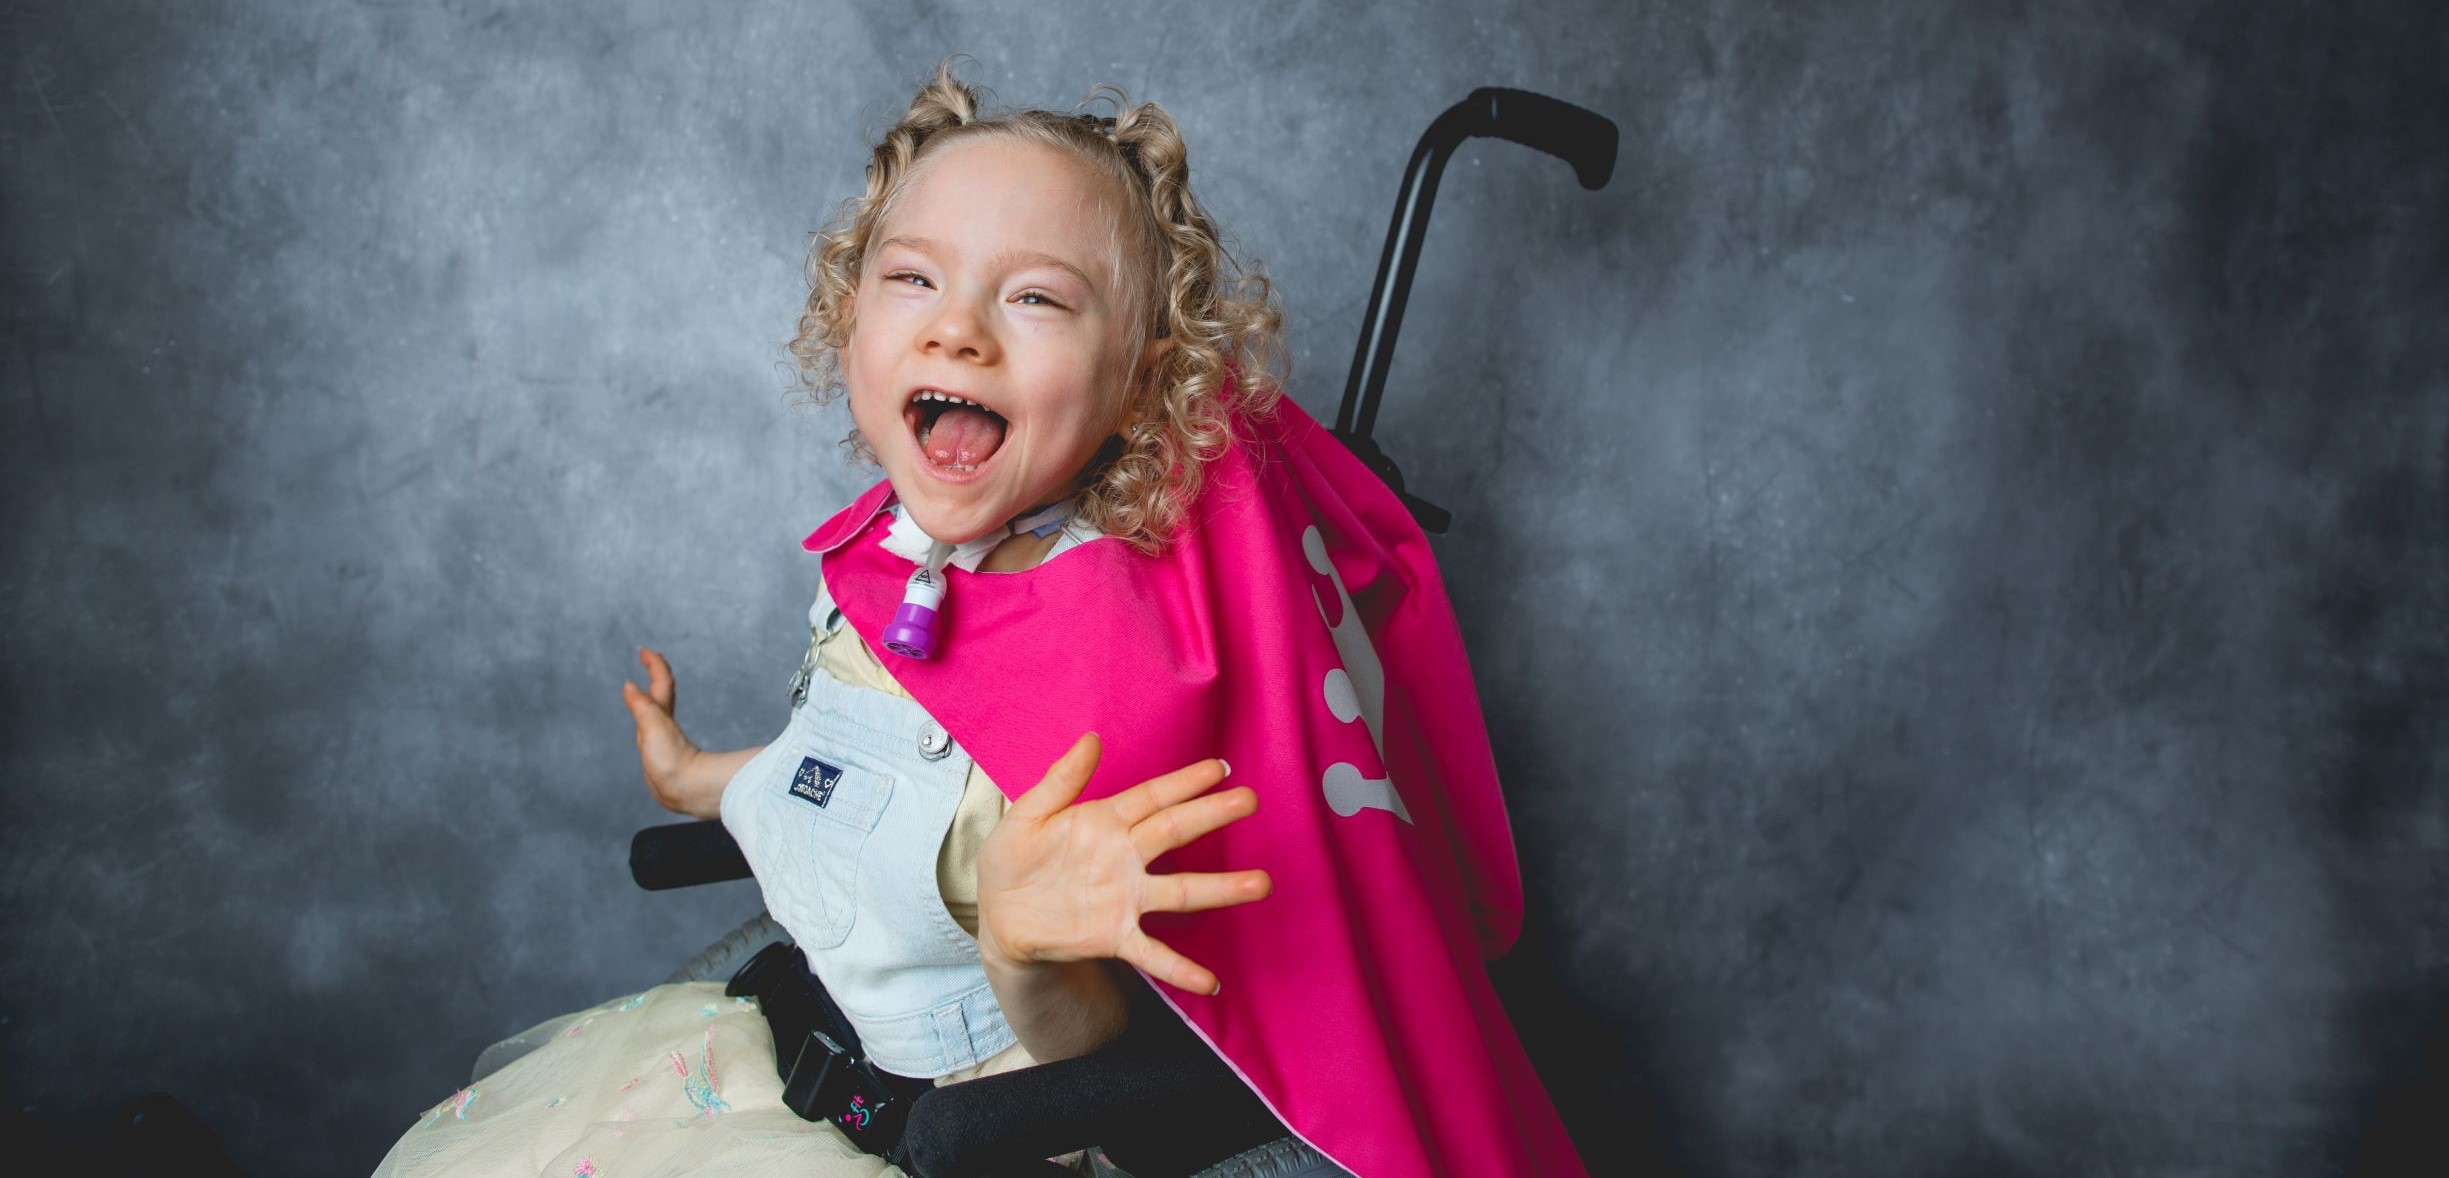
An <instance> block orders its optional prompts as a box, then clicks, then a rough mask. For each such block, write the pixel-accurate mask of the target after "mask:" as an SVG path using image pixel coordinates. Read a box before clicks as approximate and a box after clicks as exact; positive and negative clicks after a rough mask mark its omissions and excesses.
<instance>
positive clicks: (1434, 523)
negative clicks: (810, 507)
mask: <svg viewBox="0 0 2449 1178" xmlns="http://www.w3.org/2000/svg"><path fill="white" fill-rule="evenodd" d="M1479 137H1487V138H1495V139H1505V140H1510V141H1512V142H1515V143H1519V144H1522V145H1523V146H1526V147H1530V148H1534V149H1536V150H1539V151H1541V152H1544V153H1546V154H1549V155H1553V156H1556V157H1558V158H1560V159H1563V160H1564V161H1565V162H1566V163H1568V164H1570V165H1572V167H1573V170H1574V174H1575V177H1576V179H1578V180H1579V181H1580V183H1581V186H1582V187H1583V188H1585V189H1591V190H1596V189H1599V188H1603V187H1605V186H1606V184H1607V182H1608V179H1609V178H1610V177H1611V176H1612V175H1613V173H1614V170H1615V160H1616V141H1617V131H1616V125H1615V124H1614V123H1613V122H1612V121H1610V120H1608V119H1606V118H1604V117H1602V116H1600V115H1598V114H1595V113H1593V112H1591V111H1588V110H1584V109H1582V108H1580V107H1577V106H1573V105H1571V104H1569V103H1566V102H1562V101H1560V100H1558V99H1554V98H1549V97H1547V96H1545V95H1540V94H1534V93H1530V92H1527V91H1522V90H1509V89H1501V88H1496V87H1483V88H1481V89H1478V90H1474V91H1472V93H1471V95H1470V96H1469V97H1467V98H1465V99H1464V100H1463V101H1461V102H1459V103H1456V104H1454V105H1453V106H1452V107H1449V108H1447V109H1446V111H1445V112H1444V113H1442V114H1440V115H1438V116H1437V118H1436V119H1435V120H1434V121H1433V122H1431V123H1430V125H1429V128H1428V130H1427V132H1425V133H1424V134H1423V135H1422V136H1421V138H1420V141H1419V144H1418V146H1417V147H1415V148H1414V149H1413V151H1412V157H1411V162H1410V164H1409V165H1408V166H1407V167H1406V169H1405V172H1404V176H1403V185H1402V188H1401V190H1400V192H1399V194H1398V196H1397V198H1396V203H1395V212H1394V219H1393V223H1392V225H1391V226H1390V227H1389V228H1388V230H1387V236H1386V248H1385V251H1384V253H1383V254H1382V255H1381V256H1380V258H1379V261H1378V271H1377V279H1376V282H1375V284H1374V285H1373V286H1372V288H1371V290H1370V295H1369V304H1368V308H1367V311H1366V312H1365V314H1364V316H1363V319H1362V326H1361V336H1360V342H1359V345H1358V347H1357V348H1356V349H1355V352H1354V355H1353V361H1352V372H1351V375H1350V377H1349V378H1348V380H1347V381H1346V383H1345V386H1344V395H1343V402H1342V405H1341V407H1340V408H1339V410H1338V411H1337V413H1336V419H1335V425H1334V428H1333V431H1332V432H1333V433H1334V435H1335V436H1336V438H1337V439H1339V440H1341V441H1342V442H1343V443H1344V445H1345V446H1346V447H1348V448H1350V449H1351V450H1352V452H1353V453H1354V454H1355V455H1357V456H1359V457H1360V459H1361V460H1362V462H1363V463H1365V464H1366V465H1367V466H1368V467H1369V468H1370V469H1371V470H1373V471H1375V472H1377V474H1378V476H1379V477H1380V478H1382V479H1384V480H1385V481H1386V483H1387V485H1388V486H1389V487H1391V488H1392V489H1393V490H1394V492H1395V494H1396V495H1397V496H1398V497H1400V499H1401V500H1402V502H1403V504H1404V506H1405V507H1406V508H1407V509H1409V510H1410V512H1411V513H1412V517H1413V519H1414V520H1416V521H1417V522H1418V523H1419V524H1420V526H1421V528H1422V529H1423V530H1425V531H1428V532H1433V533H1443V532H1445V531H1446V530H1447V528H1448V527H1449V526H1450V525H1451V523H1452V516H1451V515H1450V513H1448V512H1446V511H1445V510H1444V509H1442V508H1439V507H1437V506H1436V505H1434V504H1432V503H1429V502H1427V501H1425V500H1423V499H1421V498H1419V497H1418V496H1416V495H1413V494H1412V493H1410V492H1409V491H1407V490H1405V489H1404V486H1403V475H1402V472H1401V471H1400V470H1399V469H1398V468H1397V467H1396V465H1395V463H1394V461H1393V460H1392V459H1390V458H1388V457H1387V456H1386V454H1385V452H1384V451H1382V450H1381V449H1379V447H1378V446H1377V445H1376V443H1375V442H1373V441H1372V440H1371V438H1370V433H1371V430H1372V429H1373V427H1374V426H1375V424H1376V419H1377V403H1378V398H1379V396H1380V395H1381V393H1382V392H1383V391H1384V388H1385V383H1386V373H1387V370H1388V368H1389V367H1390V365H1391V363H1392V361H1393V357H1394V346H1395V336H1396V332H1397V330H1398V329H1399V328H1400V327H1401V325H1402V320H1403V306H1404V302H1405V299H1406V298H1407V296H1408V295H1409V293H1410V290H1411V282H1412V274H1413V271H1414V269H1415V267H1416V266H1417V263H1418V261H1419V258H1420V247H1421V243H1422V240H1423V238H1424V237H1425V236H1426V233H1427V229H1428V220H1429V208H1430V205H1431V203H1432V202H1433V201H1434V200H1435V199H1436V195H1437V184H1438V180H1439V178H1440V176H1441V175H1442V174H1443V172H1444V169H1445V165H1446V161H1447V159H1448V158H1449V157H1451V156H1452V155H1453V153H1454V151H1455V149H1456V148H1457V147H1459V146H1461V144H1462V143H1463V141H1464V140H1466V139H1472V138H1479ZM630 873H631V876H632V877H633V878H634V879H635V880H636V881H637V883H638V885H639V886H640V887H642V888H646V889H648V890H650V891H659V890H663V889H667V888H677V887H687V886H692V885H696V884H705V883H716V882H720V881H725V880H736V879H746V878H748V877H749V874H750V872H749V867H748V861H747V860H746V859H745V858H744V857H743V856H742V855H741V853H740V849H739V846H738V844H736V843H734V842H733V841H732V839H731V836H730V834H729V833H728V832H727V831H725V830H724V828H723V825H722V823H721V822H719V821H712V822H694V821H693V822H679V823H672V824H668V825H663V826H654V827H649V828H647V829H645V830H641V831H639V832H638V833H637V835H636V837H635V838H634V839H632V841H631V844H630ZM788 940H789V935H788V934H787V933H785V932H784V931H783V930H782V928H781V927H780V926H779V925H777V924H776V923H775V922H774V920H773V918H772V917H771V916H770V915H768V914H766V913H764V912H759V913H758V914H757V915H756V916H753V917H751V918H750V919H749V920H747V921H746V922H744V923H743V924H741V925H740V926H739V927H738V928H735V929H733V930H731V931H730V932H728V933H725V934H724V935H723V936H722V937H720V938H718V939H717V940H716V941H715V942H714V943H713V944H711V945H708V946H707V947H706V948H705V950H704V951H702V952H700V953H699V954H698V955H697V956H696V957H694V958H692V959H690V960H689V961H688V962H687V963H686V964H683V965H682V966H681V967H680V968H679V969H677V970H674V971H673V973H672V975H671V976H670V977H668V978H666V979H665V981H666V982H692V981H722V980H725V979H731V978H733V977H734V976H735V973H736V972H737V971H739V970H740V969H741V967H742V966H743V965H744V964H746V963H748V962H750V961H751V959H752V958H754V957H755V956H756V955H757V954H758V953H759V952H760V951H761V950H762V949H764V948H765V947H766V946H769V945H773V944H775V943H777V942H787V941H788ZM1148 997H1149V999H1150V1001H1149V1002H1147V1003H1144V1004H1141V1005H1139V1006H1136V1007H1135V1009H1134V1013H1133V1024H1134V1028H1135V1030H1136V1029H1138V1028H1139V1027H1141V1026H1144V1025H1148V1024H1156V1025H1157V1027H1158V1029H1159V1031H1162V1030H1165V1029H1178V1028H1172V1027H1171V1024H1175V1023H1176V1022H1177V1020H1176V1018H1175V1016H1173V1015H1172V1013H1171V1012H1170V1011H1169V1010H1167V1009H1166V1008H1165V1007H1164V1006H1163V1004H1162V1003H1161V1001H1156V1000H1154V996H1153V994H1151V995H1149V996H1148ZM550 1033H551V1030H550V1026H549V1024H548V1026H547V1027H544V1028H538V1029H537V1030H536V1031H533V1032H529V1033H526V1034H522V1035H520V1036H514V1037H513V1038H510V1039H506V1040H503V1041H501V1042H499V1043H496V1044H493V1045H492V1046H490V1047H488V1048H486V1049H485V1050H484V1052H483V1053H482V1054H480V1055H479V1056H478V1057H477V1060H476V1065H475V1068H474V1071H473V1074H472V1076H471V1081H472V1082H473V1081H474V1080H478V1079H482V1078H483V1077H485V1076H487V1075H490V1074H492V1073H493V1072H494V1071H496V1070H498V1069H499V1068H501V1067H502V1066H503V1065H505V1064H508V1063H509V1062H511V1061H512V1060H514V1059H517V1058H518V1057H520V1056H522V1055H524V1054H526V1053H527V1052H528V1051H530V1050H533V1049H534V1048H536V1047H538V1046H541V1045H542V1042H543V1040H544V1039H546V1038H548V1037H549V1036H550ZM1124 1040H1125V1041H1124V1042H1120V1043H1117V1044H1114V1045H1109V1046H1108V1047H1106V1048H1104V1049H1101V1050H1099V1051H1097V1052H1093V1053H1091V1054H1089V1055H1086V1056H1082V1057H1079V1058H1076V1059H1069V1060H1058V1061H1054V1062H1051V1063H1045V1064H1040V1065H1038V1066H1036V1067H1031V1068H1025V1069H1022V1070H1020V1071H1015V1072H1006V1073H1003V1074H1001V1075H996V1076H988V1077H984V1078H981V1079H976V1080H970V1081H967V1082H964V1083H961V1084H955V1085H948V1086H945V1087H942V1088H937V1089H934V1090H932V1091H929V1092H926V1093H924V1094H923V1095H921V1096H919V1097H917V1098H916V1099H915V1100H914V1101H912V1102H911V1103H910V1105H909V1110H908V1122H907V1125H906V1128H905V1129H904V1131H903V1134H904V1142H905V1144H906V1147H907V1152H908V1156H909V1158H910V1161H909V1162H905V1163H904V1164H905V1167H910V1166H915V1168H916V1170H915V1172H916V1174H917V1178H960V1176H966V1175H981V1176H1001V1175H1029V1174H1044V1175H1049V1176H1054V1175H1064V1174H1077V1173H1078V1172H1079V1171H1078V1170H1076V1169H1072V1168H1068V1167H1066V1166H1063V1165H1058V1164H1056V1163H1055V1162H1053V1161H1049V1160H1047V1159H1050V1158H1055V1157H1058V1156H1066V1155H1068V1156H1071V1157H1074V1158H1077V1159H1078V1160H1079V1162H1080V1163H1081V1164H1082V1165H1084V1166H1086V1167H1088V1168H1089V1169H1090V1170H1091V1171H1092V1172H1093V1173H1096V1174H1098V1175H1100V1176H1101V1178H1178V1176H1180V1175H1189V1176H1191V1178H1351V1176H1350V1175H1349V1174H1348V1173H1347V1172H1346V1171H1345V1170H1344V1169H1343V1168H1342V1167H1340V1166H1338V1165H1336V1164H1335V1163H1334V1162H1333V1161H1331V1160H1329V1159H1328V1158H1326V1157H1325V1156H1324V1155H1322V1154H1320V1153H1319V1152H1318V1151H1317V1150H1315V1149H1313V1148H1311V1147H1310V1146H1309V1145H1308V1144H1307V1143H1305V1142H1303V1141H1302V1140H1301V1139H1300V1138H1298V1137H1296V1136H1293V1135H1291V1134H1290V1133H1289V1132H1288V1131H1287V1130H1286V1129H1285V1128H1284V1126H1283V1125H1282V1124H1281V1123H1280V1122H1277V1121H1275V1119H1274V1118H1273V1116H1271V1115H1266V1114H1265V1111H1264V1109H1263V1108H1260V1109H1259V1113H1260V1116H1261V1117H1262V1118H1263V1123H1253V1121H1252V1118H1250V1117H1249V1116H1248V1115H1246V1114H1244V1115H1242V1116H1240V1117H1238V1118H1234V1117H1232V1115H1231V1114H1229V1113H1227V1114H1219V1116H1220V1117H1221V1118H1222V1119H1227V1120H1235V1121H1236V1123H1231V1124H1213V1123H1206V1122H1205V1121H1203V1119H1202V1118H1203V1113H1202V1111H1201V1110H1206V1109H1210V1108H1214V1107H1217V1106H1218V1098H1219V1097H1226V1096H1234V1097H1239V1098H1240V1099H1241V1101H1242V1102H1243V1103H1244V1104H1245V1105H1250V1106H1255V1102H1254V1101H1251V1100H1250V1099H1249V1097H1250V1094H1249V1093H1248V1092H1247V1090H1246V1089H1243V1088H1242V1087H1241V1085H1240V1081H1239V1080H1238V1079H1237V1078H1235V1077H1234V1076H1233V1075H1232V1073H1231V1072H1230V1071H1229V1070H1227V1069H1226V1068H1225V1067H1224V1066H1223V1064H1222V1061H1220V1060H1217V1059H1216V1058H1215V1057H1214V1056H1213V1054H1211V1053H1209V1052H1208V1051H1207V1049H1206V1048H1205V1047H1204V1045H1202V1044H1200V1043H1199V1042H1198V1040H1196V1039H1195V1038H1192V1037H1190V1036H1189V1035H1187V1034H1184V1035H1181V1036H1179V1037H1177V1038H1172V1039H1166V1040H1161V1041H1157V1042H1155V1044H1154V1045H1153V1046H1152V1045H1151V1043H1150V1041H1149V1040H1147V1039H1146V1038H1145V1037H1144V1036H1143V1037H1142V1038H1141V1039H1140V1040H1138V1041H1137V1042H1136V1043H1135V1042H1134V1035H1133V1033H1132V1032H1126V1033H1125V1036H1124ZM1227 1090H1229V1091H1227ZM1225 1103H1227V1104H1230V1101H1227V1102H1225ZM1150 1126H1155V1127H1157V1129H1158V1130H1159V1132H1160V1134H1161V1135H1162V1136H1163V1137H1165V1138H1167V1141H1166V1142H1165V1144H1164V1145H1163V1146H1162V1147H1161V1148H1156V1149H1155V1150H1154V1152H1153V1155H1152V1153H1151V1149H1150V1147H1148V1146H1146V1145H1141V1146H1140V1147H1139V1149H1138V1152H1136V1153H1134V1152H1132V1151H1130V1150H1127V1149H1125V1148H1123V1147H1122V1142H1124V1141H1125V1140H1128V1139H1131V1138H1132V1137H1134V1136H1135V1135H1136V1136H1137V1137H1139V1138H1141V1139H1142V1140H1143V1141H1145V1139H1147V1138H1149V1137H1150V1136H1151V1134H1150V1133H1149V1132H1148V1130H1149V1127H1150ZM1151 1156H1153V1157H1154V1158H1155V1161H1154V1162H1153V1164H1152V1163H1150V1162H1147V1161H1141V1160H1139V1159H1143V1158H1149V1157H1151ZM1126 1162H1127V1163H1130V1164H1132V1165H1136V1166H1139V1167H1141V1168H1140V1169H1136V1170H1132V1169H1126V1168H1125V1167H1124V1163H1126Z"/></svg>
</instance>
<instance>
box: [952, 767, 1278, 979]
mask: <svg viewBox="0 0 2449 1178" xmlns="http://www.w3.org/2000/svg"><path fill="white" fill-rule="evenodd" d="M1098 752H1099V746H1098V741H1097V734H1096V733H1093V732H1092V733H1089V734H1087V735H1085V736H1082V737H1081V738H1080V739H1079V741H1078V742H1077V743H1075V744H1073V745H1072V746H1071V751H1069V752H1066V753H1064V754H1063V756H1062V758H1061V759H1059V760H1057V761H1056V762H1055V763H1054V766H1053V767H1052V768H1050V769H1048V770H1047V771H1046V777H1045V780H1043V781H1040V782H1038V783H1037V785H1036V786H1034V787H1032V788H1031V789H1030V790H1029V792H1027V793H1024V794H1022V795H1021V796H1020V797H1019V799H1017V800H1015V801H1014V802H1013V803H1012V808H1011V809H1009V810H1006V811H1004V815H1003V819H1002V820H1001V821H1000V822H998V823H996V824H995V829H994V831H993V832H992V833H990V834H989V835H988V836H987V839H986V843H985V845H984V846H983V847H981V848H980V849H979V852H978V950H979V953H980V954H981V955H982V956H984V957H986V958H987V959H988V960H989V961H992V962H998V963H1001V964H1005V965H1013V966H1023V965H1028V964H1031V963H1036V962H1060V961H1085V960H1091V959H1095V958H1108V957H1110V958H1119V959H1121V960H1123V961H1126V962H1129V963H1130V964H1132V965H1135V966H1138V967H1139V968H1140V969H1141V970H1144V971H1146V972H1147V974H1148V976H1150V977H1153V978H1155V979H1157V980H1158V981H1161V982H1164V983H1166V984H1168V985H1171V986H1174V987H1177V988H1179V989H1182V990H1187V991H1190V992H1192V993H1196V994H1213V993H1215V992H1216V990H1217V981H1216V975H1215V974H1213V973H1211V972H1209V971H1208V970H1207V969H1206V968H1205V967H1203V966H1201V965H1199V964H1198V963H1197V962H1194V961H1192V960H1190V959H1189V958H1187V957H1184V956H1182V955H1181V954H1179V953H1176V952H1174V951H1173V950H1172V949H1171V948H1169V947H1168V946H1166V945H1165V943H1164V942H1162V941H1159V940H1157V939H1156V938H1154V937H1151V936H1149V935H1148V934H1147V933H1145V932H1142V931H1140V927H1139V918H1140V916H1141V915H1142V914H1143V913H1149V912H1197V911H1201V910H1203V909H1208V908H1223V907H1228V906H1230V905H1234V904H1247V903H1249V902H1251V901H1253V900H1258V899H1263V898H1265V897H1266V895H1267V893H1268V890H1269V889H1270V888H1271V887H1272V886H1273V883H1272V881H1271V880H1269V879H1268V877H1267V873H1266V872H1264V871H1259V870H1249V871H1225V872H1213V873H1206V872H1178V873H1174V874H1168V875H1150V874H1149V873H1148V870H1147V867H1148V863H1149V861H1150V860H1153V859H1155V858H1156V857H1157V856H1159V855H1162V854H1164V853H1165V852H1167V851H1170V850H1173V849H1174V848H1176V847H1179V846H1182V845H1184V844H1186V843H1189V842H1191V841H1192V840H1194V839H1197V838H1199V837H1200V836H1202V835H1205V834H1207V833H1209V832H1210V831H1213V830H1216V829H1218V828H1220V827H1223V826H1225V825H1226V824H1228V823H1232V822H1238V821H1240V820H1241V819H1243V818H1247V817H1249V816H1250V815H1251V814H1253V813H1255V812H1256V811H1257V810H1258V795H1257V794H1256V793H1255V792H1253V791H1252V790H1251V789H1249V788H1248V787H1247V786H1243V787H1239V788H1235V789H1229V790H1226V791H1224V792H1222V793H1215V794H1211V793H1208V792H1207V791H1208V790H1209V789H1211V788H1213V787H1214V786H1215V785H1216V784H1217V783H1218V782H1221V781H1223V780H1224V778H1225V774H1226V773H1227V772H1228V771H1229V770H1228V768H1227V766H1226V765H1225V763H1224V762H1223V761H1221V760H1206V761H1198V762H1195V763H1193V764H1190V765H1187V766H1185V767H1183V768H1181V769H1177V770H1175V771H1173V772H1171V773H1168V774H1166V775H1164V776H1162V777H1157V778H1152V779H1150V780H1148V781H1144V782H1141V783H1140V784H1138V785H1135V786H1133V787H1131V788H1130V789H1127V790H1124V791H1122V792H1121V793H1118V794H1115V795H1113V796H1112V797H1107V798H1100V799H1098V800H1097V801H1093V802H1081V803H1079V804H1078V805H1074V804H1073V803H1074V801H1075V800H1076V799H1078V798H1079V796H1080V791H1081V790H1082V789H1085V788H1087V786H1088V779H1089V774H1090V773H1091V772H1092V771H1094V770H1095V769H1096V767H1097V756H1098Z"/></svg>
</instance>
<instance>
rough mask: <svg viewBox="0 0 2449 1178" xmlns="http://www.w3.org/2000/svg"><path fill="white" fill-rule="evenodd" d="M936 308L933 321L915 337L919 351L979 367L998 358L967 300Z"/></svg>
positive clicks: (991, 335) (989, 335) (991, 338)
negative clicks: (977, 364)
mask: <svg viewBox="0 0 2449 1178" xmlns="http://www.w3.org/2000/svg"><path fill="white" fill-rule="evenodd" d="M938 307H939V309H938V311H937V312H936V315H935V317H934V318H933V319H930V320H928V322H927V326H926V328H925V329H924V330H923V331H921V332H920V333H919V338H918V347H919V350H920V351H922V352H926V353H929V354H931V355H938V356H944V357H949V358H951V359H955V360H969V361H973V362H975V363H980V364H992V363H994V362H995V361H996V359H997V358H998V357H1000V356H1001V355H1002V353H1001V351H1000V350H999V348H998V347H997V345H996V342H995V333H994V331H993V330H992V329H990V328H989V327H988V326H987V322H986V318H985V317H984V316H982V315H980V314H978V312H977V310H976V308H974V307H971V306H970V305H969V302H968V301H967V300H965V299H946V300H944V301H943V302H942V303H940V304H938Z"/></svg>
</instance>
